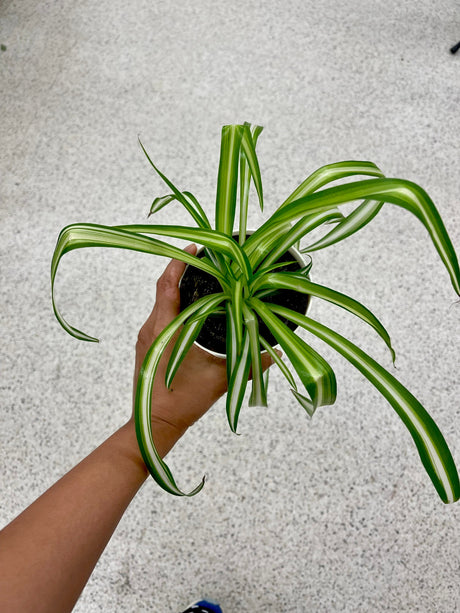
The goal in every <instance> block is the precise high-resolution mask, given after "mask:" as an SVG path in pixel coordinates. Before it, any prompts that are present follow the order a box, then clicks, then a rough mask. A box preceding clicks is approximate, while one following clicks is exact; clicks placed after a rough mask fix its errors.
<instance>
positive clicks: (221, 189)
mask: <svg viewBox="0 0 460 613" xmlns="http://www.w3.org/2000/svg"><path fill="white" fill-rule="evenodd" d="M261 131H262V127H260V126H251V125H250V124H248V123H244V124H243V125H227V126H224V127H223V129H222V139H221V151H220V162H219V170H218V180H217V195H216V206H215V228H213V227H212V226H211V223H210V222H209V219H208V217H207V215H206V213H205V211H204V209H203V208H202V207H201V205H200V203H199V202H198V200H197V199H196V198H195V197H194V196H193V194H192V193H190V192H188V191H181V190H179V189H178V188H177V187H176V186H175V185H174V184H173V183H172V182H171V181H170V180H169V179H168V178H167V177H166V176H165V175H164V174H163V173H161V172H160V170H159V169H158V168H157V167H156V166H155V164H154V163H153V162H152V160H151V159H150V157H149V155H148V153H147V151H146V150H145V149H144V147H143V145H142V143H141V147H142V149H143V151H144V153H145V155H146V157H147V159H148V161H149V162H150V164H151V165H152V167H153V168H154V170H155V172H156V173H157V174H158V175H159V176H160V177H161V178H162V180H163V181H164V182H165V183H166V184H167V186H168V187H169V189H170V190H171V193H169V194H167V195H165V196H162V197H160V198H156V199H155V200H154V202H153V204H152V207H151V210H150V214H154V213H156V212H157V211H159V210H160V209H162V208H163V207H165V206H167V205H168V204H170V203H172V202H179V203H180V204H181V205H182V206H183V207H184V208H185V210H186V211H187V212H188V213H189V214H190V215H191V217H192V218H193V221H194V223H195V225H196V227H195V226H193V227H183V226H173V225H154V224H143V225H130V226H116V227H109V226H102V225H95V224H73V225H70V226H67V227H66V228H64V229H63V230H62V232H61V233H60V235H59V238H58V241H57V246H56V249H55V252H54V256H53V260H52V266H51V280H52V295H53V308H54V312H55V314H56V317H57V319H58V320H59V322H60V323H61V325H62V326H63V327H64V329H65V330H67V332H69V334H71V335H72V336H74V337H76V338H78V339H81V340H87V341H96V340H97V339H95V338H93V337H91V336H88V335H87V334H85V333H83V332H81V331H79V330H77V329H76V328H74V327H72V326H71V325H70V324H68V323H67V322H66V321H65V319H64V318H63V317H62V315H61V314H60V312H59V310H58V309H57V306H56V304H55V300H54V281H55V276H56V271H57V268H58V264H59V261H60V259H61V257H62V256H63V255H64V253H66V252H68V251H71V250H73V249H79V248H82V247H117V248H122V249H132V250H135V251H141V252H145V253H151V254H153V255H160V256H164V257H167V258H176V259H178V260H182V261H183V262H186V263H187V264H191V265H193V266H195V267H197V268H199V269H201V270H203V271H205V272H206V273H209V274H211V275H212V276H214V277H215V278H216V279H217V281H218V282H219V287H220V288H221V290H220V291H219V292H217V293H215V294H212V295H208V296H205V297H203V298H200V299H199V300H197V301H196V302H194V303H192V304H191V305H189V306H188V307H187V308H185V309H184V310H183V311H182V312H181V313H180V315H179V316H178V317H176V319H174V321H172V322H171V323H170V324H169V325H168V326H167V327H166V328H165V329H164V330H163V331H162V332H161V334H160V335H159V336H158V337H157V339H156V340H155V341H154V342H153V344H152V346H151V347H150V349H149V351H148V353H147V355H146V357H145V360H144V363H143V366H142V369H141V372H140V375H139V380H138V386H137V391H136V400H135V421H136V433H137V438H138V443H139V447H140V450H141V453H142V456H143V458H144V460H145V463H146V465H147V466H148V468H149V471H150V473H151V474H152V476H153V478H154V479H155V480H156V481H157V483H158V484H159V485H160V486H161V487H162V488H163V489H165V490H166V491H168V492H170V493H171V494H175V495H179V496H180V495H184V493H183V492H182V491H181V490H180V489H179V487H178V486H177V485H176V482H175V480H174V478H173V475H172V474H171V471H170V470H169V468H168V466H167V465H166V463H165V462H164V461H163V460H162V459H161V458H160V457H159V455H158V453H157V451H156V449H155V445H154V443H153V438H152V429H151V420H150V415H151V395H152V386H153V381H154V378H155V373H156V370H157V367H158V364H159V361H160V358H161V356H162V354H163V351H164V350H165V348H166V346H167V345H168V343H169V342H170V341H171V339H172V338H173V336H174V335H175V334H176V333H177V332H178V331H180V333H179V335H178V337H177V340H176V341H175V346H174V349H173V352H172V355H171V358H170V361H169V365H168V368H167V373H166V384H167V386H170V385H171V382H172V380H173V378H174V375H175V373H176V372H177V369H178V368H179V366H180V364H181V361H182V359H183V358H184V356H185V354H186V352H187V351H188V350H189V348H190V347H191V345H192V344H193V343H194V341H195V340H196V338H197V336H198V334H199V332H200V330H201V328H202V326H203V324H204V322H205V320H206V318H207V317H208V316H209V315H211V314H213V313H216V312H217V311H218V312H225V313H226V321H227V325H226V329H227V340H226V347H227V351H226V354H227V373H228V393H227V399H226V411H227V417H228V422H229V425H230V428H231V429H232V431H233V432H236V430H237V425H238V416H239V414H240V409H241V406H242V403H243V400H244V395H245V391H246V388H247V386H248V384H249V373H250V369H252V379H251V395H250V400H249V403H250V405H262V406H266V404H267V388H266V385H267V381H266V378H265V377H264V376H263V373H262V368H261V359H260V348H261V347H263V348H264V349H265V350H266V351H268V352H269V353H270V355H271V356H272V359H273V361H274V362H275V364H276V365H277V366H278V367H279V369H280V371H281V373H282V374H283V375H284V377H285V378H286V380H287V381H288V384H289V385H290V387H291V390H292V392H293V397H294V398H295V399H296V400H297V401H298V402H299V403H300V405H301V406H302V407H303V408H304V409H305V411H306V412H307V414H308V415H309V416H310V417H311V416H312V415H313V414H314V412H315V411H316V409H317V408H318V407H321V406H324V405H331V404H333V403H334V402H335V399H336V379H335V375H334V372H333V370H332V368H331V367H330V365H329V364H328V363H327V362H326V360H325V359H324V358H323V357H322V356H321V355H319V354H318V353H317V351H315V350H314V349H313V348H312V347H311V346H310V345H309V344H308V343H307V342H305V341H304V340H303V339H302V338H300V337H299V336H298V335H297V334H296V333H295V332H294V331H293V330H292V329H291V328H290V327H288V326H287V325H286V324H285V323H284V322H285V321H291V322H293V323H294V324H295V325H297V326H300V327H301V328H303V329H305V330H307V331H308V332H309V333H311V334H312V335H313V336H316V337H317V338H319V339H321V340H322V341H324V342H325V343H327V344H328V345H330V346H331V347H333V348H334V349H335V350H336V351H337V352H338V353H340V354H341V355H343V356H344V357H345V358H346V359H347V360H348V361H349V362H350V363H351V364H352V365H354V366H355V367H356V368H357V369H358V370H359V371H360V372H361V373H362V374H363V375H364V376H365V377H366V378H367V379H368V380H369V381H370V382H371V383H372V384H373V385H374V386H375V387H376V388H377V389H378V390H379V392H380V393H381V394H382V395H383V396H384V397H385V398H386V399H387V400H388V402H389V403H390V405H391V406H392V407H393V408H394V410H395V411H396V413H397V414H398V415H399V417H400V418H401V419H402V421H403V422H404V424H405V425H406V427H407V429H408V431H409V432H410V434H411V436H412V438H413V440H414V442H415V445H416V447H417V450H418V452H419V454H420V458H421V460H422V462H423V465H424V466H425V469H426V471H427V473H428V475H429V476H430V478H431V480H432V482H433V484H434V486H435V488H436V490H437V491H438V493H439V495H440V497H441V499H442V500H443V501H444V502H446V503H447V502H454V501H456V500H457V499H458V498H459V497H460V483H459V478H458V474H457V470H456V467H455V464H454V461H453V459H452V456H451V453H450V451H449V448H448V447H447V444H446V442H445V440H444V438H443V436H442V434H441V432H440V430H439V428H438V427H437V426H436V424H435V422H434V421H433V419H432V418H431V417H430V415H429V414H428V413H427V411H426V410H425V409H424V408H423V407H422V405H421V404H420V402H419V401H418V400H417V399H416V398H414V396H413V395H412V394H411V393H410V392H409V391H408V390H407V389H406V388H405V387H404V386H403V385H402V384H401V383H400V382H399V381H397V380H396V379H395V377H394V376H393V375H392V374H390V373H389V372H388V371H387V370H385V369H384V368H383V367H382V366H381V365H380V364H378V363H377V362H376V361H375V360H374V359H373V358H372V357H370V356H369V355H367V354H366V353H365V352H364V351H362V350H361V349H360V348H358V347H357V346H356V345H355V344H354V343H352V342H351V341H350V340H348V339H346V338H344V337H343V336H342V335H341V334H339V333H338V332H335V331H333V330H331V329H329V328H327V327H326V326H324V325H322V324H321V323H319V322H317V321H314V320H313V319H311V318H310V317H307V316H306V315H304V314H299V313H298V312H295V311H293V310H291V309H288V308H286V307H283V306H279V305H276V304H273V303H271V302H267V301H265V300H264V298H266V297H267V296H269V295H270V294H272V293H273V292H276V291H279V290H283V289H289V290H295V291H297V292H301V293H306V294H308V295H309V296H312V297H314V298H317V299H319V300H326V301H328V302H330V303H332V304H334V305H337V306H338V307H341V308H343V309H346V310H347V311H349V312H350V313H353V314H354V315H356V316H357V317H359V318H360V319H362V320H363V321H364V322H366V323H367V324H369V325H370V326H371V327H372V328H373V329H374V330H375V332H376V333H377V334H378V335H379V336H380V338H381V339H382V340H383V342H384V343H385V344H386V345H387V347H388V349H389V351H390V353H391V357H392V359H393V362H394V359H395V354H394V351H393V348H392V345H391V341H390V337H389V334H388V332H387V331H386V330H385V328H384V327H383V325H382V324H381V322H380V321H379V320H378V319H377V318H376V317H375V315H373V314H372V313H371V312H370V311H369V309H367V308H366V307H365V306H363V305H362V304H360V303H359V302H357V301H356V300H354V299H353V298H351V297H349V296H346V295H345V294H342V293H340V292H337V291H334V290H333V289H331V288H328V287H324V286H322V285H318V284H316V283H313V282H311V281H310V279H309V274H308V273H309V270H310V267H311V262H310V263H309V264H308V265H306V266H305V267H304V268H299V271H297V272H285V271H283V272H280V271H279V270H278V269H277V260H278V258H279V257H280V256H281V255H283V254H284V253H285V252H286V251H288V250H289V249H290V248H292V247H295V246H299V245H300V241H306V244H305V245H304V246H303V247H302V249H301V251H302V253H307V254H310V253H312V252H314V251H317V250H319V249H324V248H325V247H328V246H330V245H333V244H335V243H338V242H339V241H341V240H344V239H345V238H347V237H349V236H351V235H352V234H354V233H356V232H357V231H358V230H360V229H361V228H363V227H364V226H365V225H366V224H368V223H369V222H370V221H371V220H372V219H373V218H374V217H375V216H376V215H377V214H378V212H379V211H380V210H381V208H382V206H383V204H384V203H390V204H394V205H396V206H399V207H402V208H405V209H407V210H408V211H410V212H411V213H413V214H414V215H415V217H417V218H418V219H419V221H420V222H421V223H422V224H423V225H424V226H425V228H426V230H427V231H428V234H429V236H430V237H431V240H432V242H433V244H434V246H435V249H436V250H437V252H438V254H439V257H440V258H441V260H442V262H443V263H444V266H445V267H446V269H447V272H448V273H449V275H450V279H451V282H452V285H453V287H454V289H455V291H456V292H457V294H460V270H459V265H458V260H457V256H456V254H455V251H454V248H453V246H452V243H451V241H450V238H449V236H448V234H447V231H446V229H445V227H444V224H443V222H442V219H441V217H440V215H439V213H438V211H437V209H436V207H435V205H434V204H433V202H432V201H431V199H430V197H429V196H428V194H427V193H426V192H425V191H424V190H423V189H422V188H421V187H419V186H418V185H416V184H415V183H412V182H410V181H405V180H402V179H392V178H386V177H385V176H384V175H383V173H382V172H381V170H380V169H379V168H377V166H376V165H375V164H373V163H371V162H360V161H345V162H338V163H334V164H328V165H326V166H323V167H322V168H319V169H318V170H316V171H315V172H314V173H313V174H311V175H310V176H309V177H307V178H306V179H305V181H303V183H301V184H300V185H299V186H298V187H297V188H296V189H295V190H294V191H293V192H292V194H290V195H289V197H288V198H287V199H286V200H285V201H284V202H283V203H282V204H281V205H280V206H279V207H278V208H277V209H276V211H275V212H274V213H273V215H271V217H269V218H268V219H267V221H265V223H263V224H262V225H261V226H260V227H259V228H258V229H257V230H256V231H255V232H254V233H253V234H251V235H249V236H247V233H246V228H247V216H248V202H249V192H250V186H251V182H252V184H253V186H254V187H255V191H256V194H257V198H258V202H259V206H260V208H261V209H263V190H262V180H261V175H260V169H259V163H258V159H257V154H256V143H257V139H258V137H259V135H260V133H261ZM344 178H351V179H353V180H352V181H351V182H347V183H345V184H340V185H334V186H332V185H331V183H333V182H334V181H337V180H339V179H344ZM238 197H239V198H238ZM350 202H352V203H356V206H355V208H354V209H353V211H352V212H351V213H350V214H348V215H347V216H344V215H343V214H342V213H341V212H340V210H339V208H338V207H340V205H343V204H345V203H350ZM237 217H238V219H236V218H237ZM236 222H238V228H237V229H236V228H235V223H236ZM331 224H333V226H332V229H331ZM323 226H324V228H325V229H326V230H327V231H326V232H325V233H324V234H323V236H322V237H321V238H320V239H319V240H315V241H314V242H311V241H310V239H309V236H310V233H311V232H312V231H313V230H315V229H316V228H319V227H323ZM235 231H236V232H237V234H238V240H234V239H233V238H232V235H234V233H235ZM152 236H154V237H168V238H177V239H185V240H187V241H193V242H196V243H199V244H200V245H202V246H203V247H204V248H205V257H202V258H198V257H196V256H193V255H191V254H189V253H187V252H185V251H182V250H181V249H179V248H177V247H174V246H171V245H170V244H169V243H168V242H167V241H164V240H160V239H158V238H153V237H152ZM260 322H263V323H264V324H265V325H266V326H267V327H268V329H269V330H270V332H271V333H272V335H273V337H274V338H275V339H276V341H277V342H278V343H279V345H280V346H281V348H282V350H283V352H284V355H285V356H286V358H287V361H288V365H287V364H286V363H285V362H284V361H283V360H282V359H281V358H280V357H279V356H278V354H277V353H276V352H275V351H274V350H273V348H272V347H271V345H270V344H269V343H268V342H267V340H266V339H264V338H263V337H262V335H261V334H260V332H259V323H260ZM294 375H295V376H294ZM296 379H297V381H298V382H296ZM202 486H203V482H201V484H200V485H198V487H196V488H195V489H194V490H193V491H192V492H190V493H188V494H185V495H193V494H195V493H196V492H198V491H199V490H200V489H201V487H202Z"/></svg>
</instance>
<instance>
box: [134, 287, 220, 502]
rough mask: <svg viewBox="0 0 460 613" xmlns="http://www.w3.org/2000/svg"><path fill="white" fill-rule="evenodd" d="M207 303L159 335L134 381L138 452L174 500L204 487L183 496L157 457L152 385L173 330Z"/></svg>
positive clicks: (195, 305)
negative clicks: (153, 431) (153, 422)
mask: <svg viewBox="0 0 460 613" xmlns="http://www.w3.org/2000/svg"><path fill="white" fill-rule="evenodd" d="M209 299H210V296H205V297H204V298H201V299H199V300H197V301H196V302H194V303H193V304H191V305H189V306H188V307H187V308H186V309H184V310H183V311H182V313H180V314H179V315H178V316H177V317H176V318H175V319H173V321H172V322H171V323H170V324H168V325H167V326H166V327H165V328H164V329H163V330H162V331H161V332H160V334H159V335H158V336H157V338H156V339H155V340H154V341H153V343H152V345H151V347H150V349H149V350H148V352H147V354H146V356H145V358H144V361H143V363H142V366H141V370H140V372H139V378H138V381H137V389H136V399H135V403H134V421H135V425H136V436H137V442H138V444H139V449H140V451H141V454H142V458H143V459H144V462H145V464H146V466H147V468H148V469H149V472H150V474H151V475H152V477H153V478H154V479H155V481H156V482H157V483H158V485H159V486H160V487H162V488H163V489H164V490H166V491H167V492H169V493H170V494H174V495H175V496H193V495H194V494H197V493H198V492H199V491H200V490H201V488H202V487H203V485H204V479H203V480H202V482H201V483H200V484H199V485H198V486H197V487H196V488H195V489H194V490H193V491H191V492H190V493H189V494H185V493H184V492H182V490H180V489H179V488H178V487H177V485H176V482H175V480H174V478H173V476H172V473H171V471H170V470H169V468H168V466H167V464H166V462H164V461H163V460H162V459H161V458H160V456H159V455H158V452H157V450H156V448H155V443H154V442H153V436H152V423H151V413H152V389H153V381H154V379H155V374H156V372H157V369H158V364H159V362H160V360H161V357H162V355H163V352H164V351H165V349H166V347H167V346H168V344H169V342H170V341H171V339H172V338H173V336H174V335H175V334H176V332H177V330H179V328H180V327H181V325H182V324H183V323H184V322H185V321H186V320H187V319H188V318H189V317H190V316H191V315H193V313H195V312H197V311H199V309H201V308H202V307H203V306H205V305H206V304H209V302H210V300H209ZM211 300H216V301H218V300H220V296H218V297H216V296H214V298H213V297H212V296H211Z"/></svg>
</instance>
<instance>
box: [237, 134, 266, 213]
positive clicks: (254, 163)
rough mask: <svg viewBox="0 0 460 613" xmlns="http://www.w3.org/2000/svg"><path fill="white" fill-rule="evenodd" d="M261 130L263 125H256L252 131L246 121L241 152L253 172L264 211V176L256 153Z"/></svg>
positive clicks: (261, 208) (253, 178)
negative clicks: (261, 173)
mask: <svg viewBox="0 0 460 613" xmlns="http://www.w3.org/2000/svg"><path fill="white" fill-rule="evenodd" d="M261 132H262V127H261V126H255V127H254V129H253V132H252V133H251V129H250V127H249V124H248V123H245V124H244V126H243V134H242V139H241V152H242V153H243V154H244V157H245V158H246V161H247V163H248V166H249V171H250V173H251V176H252V180H253V181H254V186H255V188H256V191H257V196H258V197H259V206H260V210H261V211H263V210H264V196H263V190H262V177H261V176H260V168H259V161H258V159H257V153H256V141H257V138H258V136H259V134H260V133H261ZM253 135H254V136H253ZM255 135H257V136H255Z"/></svg>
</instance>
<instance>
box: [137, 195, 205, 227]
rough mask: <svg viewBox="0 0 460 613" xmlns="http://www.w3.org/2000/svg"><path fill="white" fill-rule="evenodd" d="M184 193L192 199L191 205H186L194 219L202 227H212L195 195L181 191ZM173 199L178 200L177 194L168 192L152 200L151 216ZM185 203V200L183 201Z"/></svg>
mask: <svg viewBox="0 0 460 613" xmlns="http://www.w3.org/2000/svg"><path fill="white" fill-rule="evenodd" d="M181 193H182V195H183V196H184V197H186V198H188V199H190V200H191V203H190V206H189V207H186V208H187V210H188V211H189V213H190V214H191V215H192V217H193V219H194V220H195V221H196V223H197V224H198V226H199V227H200V228H210V227H211V225H210V223H209V221H208V218H207V217H206V214H205V212H204V211H203V209H202V208H201V205H200V203H199V202H198V200H197V199H196V198H195V196H194V195H193V194H192V193H191V192H185V191H184V192H181ZM173 200H178V198H177V196H176V194H168V195H166V196H161V197H160V198H155V200H154V201H153V202H152V206H151V207H150V212H149V215H148V216H149V217H150V216H151V215H154V214H155V213H158V211H161V209H162V208H164V207H165V206H166V205H167V204H169V203H170V202H172V201H173ZM182 204H183V202H182Z"/></svg>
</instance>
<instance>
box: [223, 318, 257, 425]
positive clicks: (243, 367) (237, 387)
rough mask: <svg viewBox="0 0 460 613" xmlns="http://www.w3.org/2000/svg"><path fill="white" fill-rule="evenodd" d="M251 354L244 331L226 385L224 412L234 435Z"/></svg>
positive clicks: (247, 335)
mask: <svg viewBox="0 0 460 613" xmlns="http://www.w3.org/2000/svg"><path fill="white" fill-rule="evenodd" d="M250 366H251V353H250V342H249V334H248V331H247V330H245V333H244V337H243V345H242V349H241V353H240V355H238V356H237V358H236V363H235V368H234V369H233V371H232V375H231V378H230V381H229V384H228V392H227V403H226V412H227V419H228V423H229V425H230V429H231V430H232V432H234V433H235V434H236V428H237V426H238V417H239V415H240V409H241V405H242V404H243V400H244V392H245V391H246V386H247V384H248V380H249V369H250Z"/></svg>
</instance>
